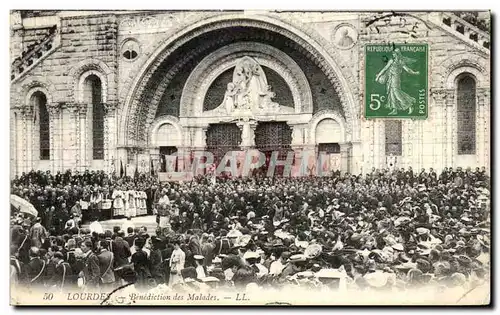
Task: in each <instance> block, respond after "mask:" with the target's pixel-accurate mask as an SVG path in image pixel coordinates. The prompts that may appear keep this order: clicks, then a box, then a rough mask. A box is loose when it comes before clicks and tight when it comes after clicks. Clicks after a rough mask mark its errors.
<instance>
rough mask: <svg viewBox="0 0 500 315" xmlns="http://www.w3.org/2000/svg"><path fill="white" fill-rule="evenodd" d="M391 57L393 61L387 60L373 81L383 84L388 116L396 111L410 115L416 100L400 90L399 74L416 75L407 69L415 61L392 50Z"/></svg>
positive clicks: (416, 73) (398, 51) (397, 50)
mask: <svg viewBox="0 0 500 315" xmlns="http://www.w3.org/2000/svg"><path fill="white" fill-rule="evenodd" d="M392 57H393V59H391V60H389V62H388V63H387V65H386V66H385V67H384V68H383V69H382V70H381V71H380V72H379V73H378V74H377V76H376V77H375V81H377V82H378V83H380V84H385V87H386V91H387V103H386V107H387V108H389V109H392V111H391V112H390V113H389V115H397V113H398V110H408V114H409V115H410V114H411V113H412V112H413V106H414V105H415V102H416V99H415V98H414V97H412V96H410V95H408V94H407V93H405V92H404V91H403V90H402V89H401V74H402V72H403V70H404V71H406V72H407V73H409V74H413V75H418V74H419V72H418V71H414V70H412V69H410V68H408V65H409V64H412V63H414V62H415V61H416V60H415V59H412V58H408V57H405V56H403V55H402V54H401V51H400V50H399V49H395V50H394V52H393V53H392Z"/></svg>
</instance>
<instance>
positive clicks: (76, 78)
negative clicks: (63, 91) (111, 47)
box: [67, 59, 114, 103]
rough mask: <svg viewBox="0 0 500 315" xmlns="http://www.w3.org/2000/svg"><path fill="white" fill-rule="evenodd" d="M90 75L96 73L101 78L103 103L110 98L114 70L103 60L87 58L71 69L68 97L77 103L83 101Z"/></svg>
mask: <svg viewBox="0 0 500 315" xmlns="http://www.w3.org/2000/svg"><path fill="white" fill-rule="evenodd" d="M90 75H96V76H97V77H98V78H99V79H100V80H101V86H102V99H103V103H106V102H107V101H108V100H109V96H108V91H110V89H109V84H111V83H112V82H114V73H113V71H112V70H111V69H110V68H109V67H108V66H107V65H106V64H105V63H104V62H102V61H101V60H98V59H85V60H82V61H80V62H79V63H78V64H76V65H75V66H74V67H73V68H71V70H70V71H69V74H68V76H69V77H70V80H69V82H68V85H69V86H68V89H67V90H68V96H67V97H68V99H71V100H73V102H75V103H82V102H83V91H84V88H83V87H84V82H85V79H86V78H87V77H88V76H90Z"/></svg>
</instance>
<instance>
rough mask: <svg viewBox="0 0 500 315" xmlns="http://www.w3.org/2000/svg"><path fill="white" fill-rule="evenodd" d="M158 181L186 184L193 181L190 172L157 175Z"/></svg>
mask: <svg viewBox="0 0 500 315" xmlns="http://www.w3.org/2000/svg"><path fill="white" fill-rule="evenodd" d="M158 180H159V181H160V182H161V183H162V182H187V181H191V180H193V173H192V172H170V173H165V172H163V173H158Z"/></svg>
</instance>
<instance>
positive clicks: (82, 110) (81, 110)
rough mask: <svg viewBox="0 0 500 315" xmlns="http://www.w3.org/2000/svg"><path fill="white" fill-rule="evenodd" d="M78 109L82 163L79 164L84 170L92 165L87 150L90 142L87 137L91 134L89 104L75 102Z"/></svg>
mask: <svg viewBox="0 0 500 315" xmlns="http://www.w3.org/2000/svg"><path fill="white" fill-rule="evenodd" d="M75 105H76V107H77V109H78V118H79V123H78V125H79V133H78V134H79V136H80V142H79V150H78V151H79V152H80V164H79V165H78V166H77V167H78V169H79V170H80V171H81V172H83V171H85V169H87V168H89V167H90V161H89V154H88V152H87V148H88V144H87V139H88V137H89V136H90V134H89V131H91V130H88V129H89V128H88V126H87V109H88V106H87V104H83V103H78V104H75Z"/></svg>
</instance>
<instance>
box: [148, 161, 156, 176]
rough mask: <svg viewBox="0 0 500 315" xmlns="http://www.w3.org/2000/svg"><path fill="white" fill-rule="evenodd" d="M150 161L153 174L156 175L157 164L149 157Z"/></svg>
mask: <svg viewBox="0 0 500 315" xmlns="http://www.w3.org/2000/svg"><path fill="white" fill-rule="evenodd" d="M149 162H150V164H151V176H155V165H154V163H153V159H152V158H151V157H149Z"/></svg>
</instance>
